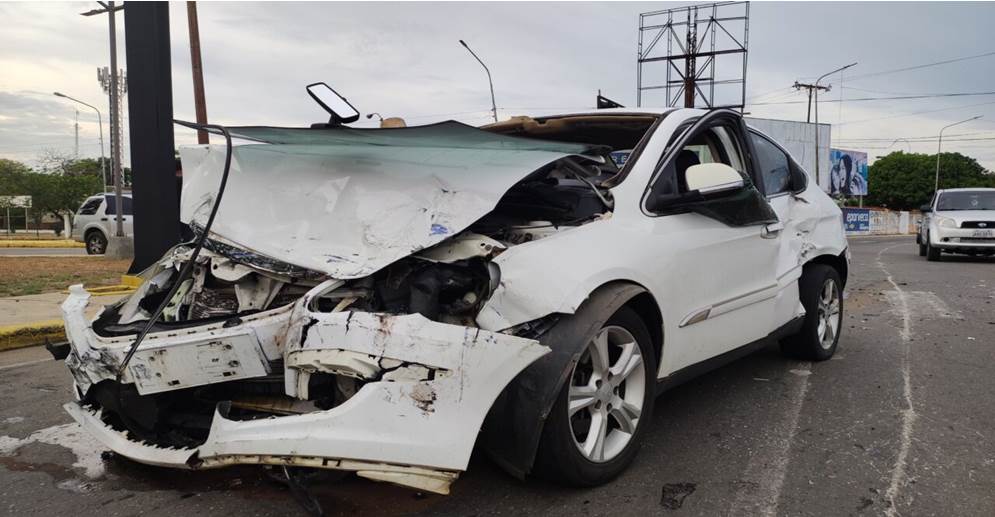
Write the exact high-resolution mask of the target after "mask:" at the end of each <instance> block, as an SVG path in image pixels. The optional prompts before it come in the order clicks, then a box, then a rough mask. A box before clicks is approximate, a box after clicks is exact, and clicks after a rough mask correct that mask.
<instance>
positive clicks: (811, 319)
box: [781, 264, 843, 361]
mask: <svg viewBox="0 0 995 517" xmlns="http://www.w3.org/2000/svg"><path fill="white" fill-rule="evenodd" d="M828 282H832V284H833V285H832V289H833V291H834V292H835V300H836V302H837V305H836V307H837V310H838V313H837V314H836V315H833V314H829V315H828V316H827V315H826V311H827V310H831V307H830V306H829V305H830V304H826V303H825V300H824V296H823V293H824V291H825V290H826V285H827V283H828ZM798 295H799V297H800V298H801V302H802V305H803V306H804V307H805V320H804V322H803V323H802V328H801V330H799V331H798V333H796V334H794V335H792V336H788V337H787V338H785V339H783V340H782V341H781V351H782V352H783V353H784V354H785V355H787V356H789V357H793V358H796V359H805V360H809V361H825V360H826V359H829V358H830V357H832V356H833V354H834V353H836V346H837V344H838V343H839V340H840V332H841V331H842V330H843V284H842V282H841V281H840V275H839V273H837V272H836V270H835V269H833V268H832V267H830V266H827V265H825V264H809V265H807V266H805V270H804V272H803V273H802V277H801V279H799V280H798ZM832 318H835V320H836V328H835V330H834V331H833V333H832V337H831V339H827V338H828V336H827V335H826V334H821V332H822V325H820V324H824V325H826V328H827V329H831V327H830V326H829V324H830V323H831V319H832Z"/></svg>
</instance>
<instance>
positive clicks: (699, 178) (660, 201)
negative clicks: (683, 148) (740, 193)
mask: <svg viewBox="0 0 995 517" xmlns="http://www.w3.org/2000/svg"><path fill="white" fill-rule="evenodd" d="M684 179H685V180H686V181H687V186H688V190H687V191H686V192H681V193H670V194H656V195H652V196H650V197H649V199H648V200H647V206H646V208H648V209H649V210H651V211H654V212H659V211H662V210H666V209H668V208H673V207H675V206H681V205H685V206H686V205H689V204H694V203H697V202H701V201H706V200H707V199H708V198H709V197H713V196H715V195H716V194H723V193H726V192H733V191H736V190H739V189H741V188H743V187H744V186H746V182H745V181H743V177H742V176H741V175H740V174H739V173H738V172H736V169H733V168H732V167H730V166H728V165H725V164H723V163H703V164H699V165H692V166H690V167H688V168H687V170H686V171H685V172H684Z"/></svg>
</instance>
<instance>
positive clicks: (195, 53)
mask: <svg viewBox="0 0 995 517" xmlns="http://www.w3.org/2000/svg"><path fill="white" fill-rule="evenodd" d="M187 27H188V28H189V30H190V67H191V69H192V70H193V103H194V109H195V110H196V112H197V123H198V124H207V104H206V103H205V101H204V67H203V63H202V62H201V60H200V26H199V25H198V24H197V2H187ZM197 143H198V144H207V143H210V141H209V138H208V136H207V131H203V130H201V131H197Z"/></svg>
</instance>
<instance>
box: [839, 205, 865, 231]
mask: <svg viewBox="0 0 995 517" xmlns="http://www.w3.org/2000/svg"><path fill="white" fill-rule="evenodd" d="M843 225H844V227H845V228H846V231H847V232H869V231H871V211H870V209H867V208H844V209H843Z"/></svg>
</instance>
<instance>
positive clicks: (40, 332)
mask: <svg viewBox="0 0 995 517" xmlns="http://www.w3.org/2000/svg"><path fill="white" fill-rule="evenodd" d="M66 296H67V295H66V294H65V293H61V292H59V293H45V294H32V295H27V296H12V297H10V298H0V350H8V349H12V348H20V347H23V346H31V345H37V344H41V343H44V342H45V340H46V339H48V340H50V341H58V340H61V339H65V334H64V331H63V327H62V313H61V312H60V309H59V306H60V305H62V302H63V300H65V299H66ZM123 296H124V295H121V294H116V295H108V296H93V297H92V298H91V300H90V306H89V307H87V311H86V314H87V316H88V317H91V318H92V317H94V316H96V315H97V313H98V312H99V311H100V309H101V308H102V307H103V306H104V305H109V304H111V303H114V302H116V301H117V300H119V299H121V298H122V297H123Z"/></svg>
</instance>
